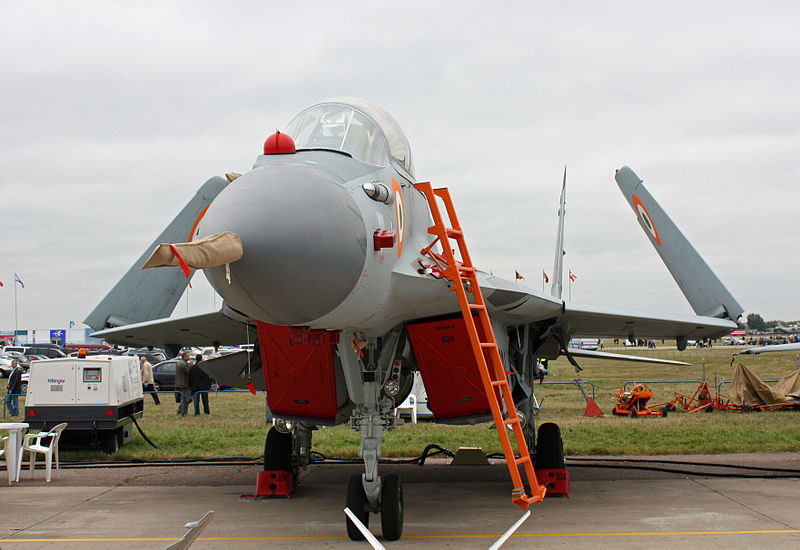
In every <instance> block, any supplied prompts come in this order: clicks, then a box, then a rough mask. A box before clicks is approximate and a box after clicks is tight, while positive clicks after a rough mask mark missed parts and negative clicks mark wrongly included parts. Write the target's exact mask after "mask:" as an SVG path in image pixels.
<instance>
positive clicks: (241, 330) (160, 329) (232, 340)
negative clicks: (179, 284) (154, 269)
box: [92, 306, 257, 347]
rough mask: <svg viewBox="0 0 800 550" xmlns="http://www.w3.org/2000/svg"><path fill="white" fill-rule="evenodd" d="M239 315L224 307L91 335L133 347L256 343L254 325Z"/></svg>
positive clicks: (134, 324)
mask: <svg viewBox="0 0 800 550" xmlns="http://www.w3.org/2000/svg"><path fill="white" fill-rule="evenodd" d="M236 317H237V316H236V314H235V313H233V312H232V311H231V310H230V308H228V307H226V306H224V307H223V308H222V309H220V310H219V311H215V312H212V313H202V314H200V315H190V316H188V317H176V318H172V319H156V320H154V321H145V322H143V323H133V324H130V325H125V326H122V327H117V328H110V329H106V330H101V331H99V332H95V333H94V334H92V337H93V338H102V339H103V340H105V341H106V342H109V343H112V344H118V345H123V346H134V347H140V346H153V347H162V346H165V345H177V346H178V347H180V346H207V345H209V344H212V343H213V344H215V345H238V344H242V343H244V342H248V341H249V342H255V341H256V339H257V336H256V329H255V327H254V326H253V327H251V326H249V325H248V324H247V323H246V321H245V320H244V319H237V318H236ZM248 331H249V334H248Z"/></svg>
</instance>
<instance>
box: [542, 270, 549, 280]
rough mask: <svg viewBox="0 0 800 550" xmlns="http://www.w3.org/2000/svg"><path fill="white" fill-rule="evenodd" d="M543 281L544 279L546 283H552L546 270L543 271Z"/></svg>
mask: <svg viewBox="0 0 800 550" xmlns="http://www.w3.org/2000/svg"><path fill="white" fill-rule="evenodd" d="M542 279H544V282H545V283H549V282H550V277H548V276H547V273H545V272H544V270H542Z"/></svg>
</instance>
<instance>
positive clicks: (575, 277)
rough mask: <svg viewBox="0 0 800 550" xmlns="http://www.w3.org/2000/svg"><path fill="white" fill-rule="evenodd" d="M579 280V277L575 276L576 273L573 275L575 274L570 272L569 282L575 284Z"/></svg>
mask: <svg viewBox="0 0 800 550" xmlns="http://www.w3.org/2000/svg"><path fill="white" fill-rule="evenodd" d="M577 278H578V276H577V275H575V274H574V273H573V272H572V271H571V270H570V272H569V280H570V281H572V282H573V283H574V282H575V279H577Z"/></svg>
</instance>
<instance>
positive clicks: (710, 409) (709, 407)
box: [703, 405, 714, 413]
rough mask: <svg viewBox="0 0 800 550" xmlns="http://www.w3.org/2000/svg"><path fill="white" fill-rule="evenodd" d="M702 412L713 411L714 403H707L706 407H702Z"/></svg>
mask: <svg viewBox="0 0 800 550" xmlns="http://www.w3.org/2000/svg"><path fill="white" fill-rule="evenodd" d="M703 412H707V413H713V412H714V405H709V406H708V407H706V408H705V409H703Z"/></svg>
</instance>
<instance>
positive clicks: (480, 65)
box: [0, 0, 800, 329]
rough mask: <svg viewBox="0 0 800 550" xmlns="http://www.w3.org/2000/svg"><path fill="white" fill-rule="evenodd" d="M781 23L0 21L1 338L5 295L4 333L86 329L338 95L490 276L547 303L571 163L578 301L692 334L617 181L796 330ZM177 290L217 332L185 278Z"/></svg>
mask: <svg viewBox="0 0 800 550" xmlns="http://www.w3.org/2000/svg"><path fill="white" fill-rule="evenodd" d="M798 21H800V4H798V3H797V2H790V1H786V2H769V1H766V2H765V1H762V2H741V1H724V2H712V1H706V2H682V1H670V2H644V1H639V0H637V1H631V2H621V1H619V2H611V1H608V2H588V1H582V2H569V1H566V2H565V1H561V2H536V3H534V2H505V3H502V4H498V5H492V6H491V7H490V4H489V3H487V2H463V1H459V2H455V1H454V2H431V1H424V2H415V1H410V2H409V1H406V2H399V3H392V4H388V3H384V2H369V3H368V2H359V3H356V2H343V1H339V2H313V1H312V2H309V1H306V2H293V3H292V2H281V3H279V2H264V1H251V2H245V1H235V0H233V1H228V2H200V1H192V2H167V1H157V2H135V3H129V4H128V5H124V4H122V3H120V2H113V3H112V2H80V1H76V2H61V1H39V2H33V3H32V2H12V1H10V0H0V29H1V30H2V32H0V70H1V72H0V74H2V80H1V81H0V82H2V86H1V87H0V97H1V98H2V101H1V102H0V167H2V169H1V170H0V193H2V201H1V202H0V224H2V236H3V238H2V245H0V281H2V282H3V283H4V284H5V287H4V288H2V289H0V329H8V328H13V325H14V286H15V285H14V284H13V279H14V273H15V272H16V273H18V274H19V276H20V278H21V279H22V280H23V281H24V283H25V288H24V289H22V288H21V287H19V286H17V292H18V294H17V297H18V306H19V308H18V309H19V311H18V315H19V326H20V328H60V327H65V326H67V324H68V322H69V321H70V320H73V321H76V322H78V323H79V324H80V322H81V321H82V320H83V319H84V318H85V317H86V315H87V314H88V313H89V311H91V309H92V308H93V307H94V306H95V305H96V304H97V302H98V301H99V300H100V299H101V298H102V297H103V296H104V295H105V294H106V293H107V292H108V290H109V289H110V288H111V287H112V285H113V284H114V283H115V282H116V281H117V280H118V279H119V277H121V276H122V274H123V273H124V272H125V271H126V270H127V269H128V267H129V266H130V265H131V264H132V262H133V261H134V260H135V259H136V258H137V257H138V256H139V254H141V253H142V251H143V250H144V248H145V247H146V246H147V245H149V243H150V242H151V240H152V239H153V238H154V237H155V236H156V235H157V234H158V233H159V232H160V231H161V229H162V228H163V227H164V226H165V225H166V224H167V223H168V222H169V221H170V220H171V219H172V218H173V217H174V215H175V214H176V213H177V212H178V211H179V210H180V209H181V208H182V206H183V205H184V204H185V203H186V202H187V201H188V200H189V199H190V198H191V197H192V196H193V194H194V193H195V191H196V190H197V188H198V187H199V186H200V185H201V184H202V183H203V182H204V181H205V180H206V179H208V178H209V177H210V176H213V175H222V174H224V173H225V172H227V171H239V172H243V171H246V170H248V169H249V168H250V167H251V166H252V164H253V162H254V160H255V159H256V156H257V155H258V153H259V152H260V149H261V147H262V145H263V142H264V139H265V138H266V136H267V135H268V134H270V133H272V132H274V131H275V129H276V128H277V129H281V128H283V127H284V126H285V125H286V123H287V122H288V121H289V120H290V119H291V118H292V117H293V116H294V115H295V114H296V113H297V112H299V111H301V110H302V109H303V108H305V107H306V106H308V105H310V104H312V103H315V102H317V101H319V100H322V99H325V98H328V97H331V96H338V95H350V96H359V97H363V98H365V99H367V100H369V101H372V102H374V103H376V104H378V105H381V106H383V107H384V108H385V109H386V110H387V111H388V112H390V113H391V114H392V115H393V116H394V118H395V119H396V120H397V121H398V122H399V123H400V125H401V126H402V127H403V129H404V130H405V132H406V135H407V137H408V139H409V141H410V143H411V149H412V155H413V156H414V162H415V167H416V176H417V179H418V180H431V181H433V182H434V184H436V185H438V186H447V187H449V188H450V190H451V194H452V195H453V197H454V201H455V205H456V208H457V210H458V212H459V218H460V221H461V224H462V226H463V227H464V229H465V232H466V236H467V239H468V243H469V245H470V252H471V255H472V258H473V260H474V261H475V262H476V263H477V264H478V265H480V266H481V267H483V268H485V269H491V270H492V271H493V272H494V273H495V274H498V275H502V276H506V277H508V278H512V279H513V276H514V271H515V270H517V271H519V272H520V273H522V274H523V275H524V276H525V278H526V280H525V282H526V283H527V284H529V285H530V286H531V287H533V288H536V289H541V272H542V269H545V270H546V271H547V272H548V273H551V272H552V263H553V252H554V245H555V233H556V211H557V202H558V194H559V188H560V184H561V177H562V171H563V168H564V165H567V167H568V168H567V170H568V182H567V224H566V239H565V240H566V242H565V248H566V250H567V256H566V266H567V267H568V268H569V269H571V270H572V271H573V272H574V273H575V274H576V275H577V276H578V279H577V281H576V282H575V283H574V284H573V287H572V298H573V300H575V301H580V302H587V303H596V304H614V305H620V306H629V307H635V308H639V309H646V310H654V311H664V312H677V313H690V312H691V310H690V308H689V306H688V305H687V303H686V301H685V299H684V298H683V296H682V295H681V294H680V291H679V290H678V289H677V286H676V285H675V283H674V282H673V281H672V279H671V278H670V276H669V273H668V272H667V270H666V268H665V267H664V266H663V264H661V261H660V260H659V258H658V256H657V255H656V253H655V251H654V250H653V249H652V247H651V245H650V243H649V241H648V240H647V239H646V237H645V236H644V234H643V233H642V231H641V229H640V228H639V226H638V224H637V223H636V218H635V217H634V214H633V212H632V211H631V210H630V208H629V206H628V205H627V203H626V202H625V200H624V198H623V197H622V195H621V194H620V192H619V190H618V189H617V187H616V185H615V182H614V178H613V176H614V171H615V169H617V168H619V167H620V166H622V165H624V164H628V165H630V166H631V167H632V168H633V169H634V170H635V171H636V172H637V173H638V174H639V176H640V177H641V178H643V179H644V180H645V183H646V184H647V186H648V188H649V190H650V191H651V192H652V194H653V195H654V196H655V197H656V199H658V200H659V201H660V202H661V204H662V205H663V206H664V208H665V209H666V210H667V212H668V213H669V214H670V215H671V217H672V218H673V220H675V221H676V222H677V224H678V225H679V226H680V227H681V229H682V230H683V232H684V233H685V234H686V235H687V237H688V238H689V240H690V241H692V242H693V244H694V245H695V246H696V248H697V249H698V250H699V252H700V253H701V254H702V255H703V256H704V258H705V259H706V261H707V262H708V263H709V265H710V266H711V267H712V269H714V270H715V271H716V273H717V275H718V276H719V277H720V279H721V280H722V281H723V282H724V283H725V284H726V285H727V286H728V288H729V289H730V291H731V292H732V293H733V295H734V296H736V298H737V299H738V300H739V301H740V303H741V304H742V306H743V307H744V308H745V310H746V311H747V312H758V313H760V314H761V315H762V316H763V317H764V318H765V319H783V320H790V319H791V320H793V319H798V318H800V300H798V297H800V292H798V284H797V278H798V271H800V258H798V245H797V216H798V214H797V211H798V199H799V198H800V185H799V184H800V160H799V159H800V155H798V152H799V151H800V100H799V99H798V98H800V70H798V58H799V55H800V33H798V32H797V22H798ZM565 287H566V285H565ZM189 292H190V296H189V300H188V311H189V312H190V313H199V312H202V311H208V310H211V309H212V308H213V306H214V299H213V292H212V291H211V289H210V286H209V285H208V284H207V282H206V281H205V279H204V277H203V276H202V275H199V276H197V277H195V279H194V288H193V289H192V290H190V291H189ZM217 305H219V302H218V301H217ZM186 311H187V302H186V299H185V298H184V299H182V300H181V302H180V303H179V304H178V307H177V312H179V313H186Z"/></svg>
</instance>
